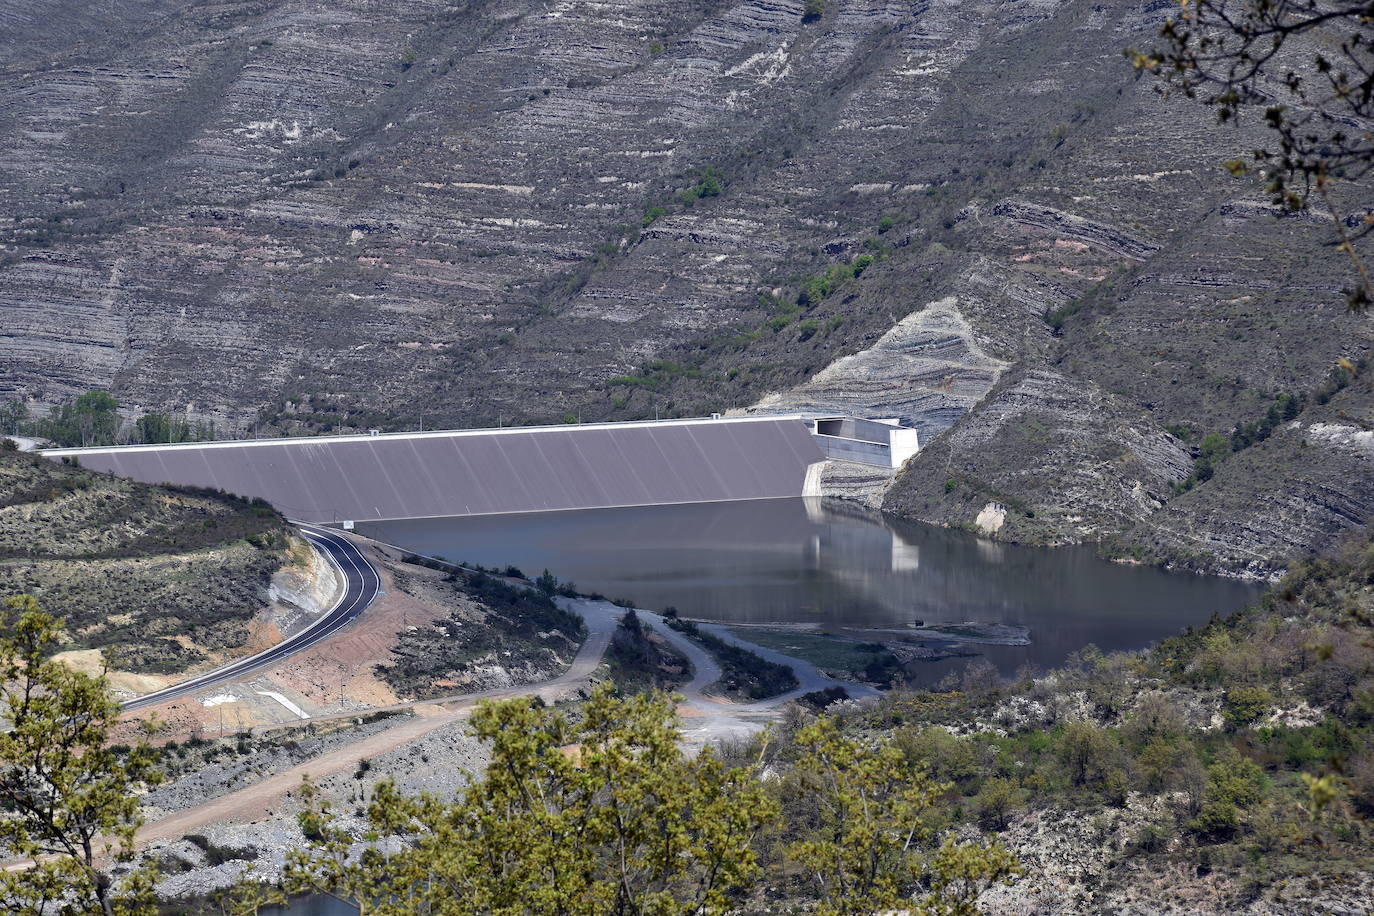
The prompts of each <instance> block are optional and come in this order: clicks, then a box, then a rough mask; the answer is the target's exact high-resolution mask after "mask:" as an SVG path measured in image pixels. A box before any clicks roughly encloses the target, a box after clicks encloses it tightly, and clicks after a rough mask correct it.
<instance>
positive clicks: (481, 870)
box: [239, 686, 775, 916]
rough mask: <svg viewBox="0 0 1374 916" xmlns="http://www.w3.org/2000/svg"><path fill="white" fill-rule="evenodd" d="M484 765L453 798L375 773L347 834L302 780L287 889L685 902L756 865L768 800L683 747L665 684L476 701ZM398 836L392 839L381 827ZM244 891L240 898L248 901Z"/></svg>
mask: <svg viewBox="0 0 1374 916" xmlns="http://www.w3.org/2000/svg"><path fill="white" fill-rule="evenodd" d="M473 726H474V731H475V733H476V734H477V736H478V737H480V738H482V739H484V740H486V741H489V742H491V762H490V764H489V765H488V767H487V770H486V774H485V778H483V779H481V780H480V781H476V782H473V783H472V784H470V785H469V786H468V788H467V789H466V790H465V791H464V792H463V793H462V795H461V796H460V797H459V798H458V800H457V801H455V802H453V803H445V802H441V801H439V800H438V799H435V798H433V797H430V796H424V795H422V796H418V797H407V796H404V795H402V794H400V793H398V792H397V791H396V790H395V788H394V786H392V785H391V784H390V783H382V784H380V785H379V786H377V788H376V790H375V792H374V796H373V799H372V802H371V805H370V807H369V809H368V824H369V828H370V834H371V836H372V837H373V838H383V839H382V842H381V843H379V844H376V845H372V846H369V847H368V848H367V849H366V850H365V851H362V852H361V854H359V853H358V851H357V848H356V846H355V842H356V841H355V838H354V837H353V836H352V835H351V834H350V833H348V832H347V831H346V830H344V829H343V828H342V827H341V826H340V825H339V824H338V822H337V821H336V819H335V818H334V816H333V814H332V813H331V811H330V809H329V805H328V803H326V802H323V801H321V800H320V799H319V798H318V796H317V795H316V794H315V793H314V791H313V790H308V791H307V792H306V797H307V799H308V805H307V809H306V811H305V812H304V813H303V814H302V818H301V823H302V827H303V829H304V830H305V833H306V835H307V836H308V837H310V838H312V843H311V845H310V847H309V848H308V849H306V850H304V851H301V852H298V853H296V854H295V855H293V856H292V858H291V861H290V863H289V865H288V869H287V876H286V884H285V890H286V892H287V893H299V892H305V891H313V892H318V893H326V894H331V895H334V896H336V897H338V898H340V899H342V900H346V901H347V902H349V903H351V904H353V905H355V906H358V907H359V908H360V909H361V910H362V912H363V914H364V916H415V914H435V916H437V914H443V916H487V914H523V913H540V914H566V916H602V914H605V916H629V914H643V916H679V914H680V916H688V914H710V913H725V912H728V911H730V910H731V909H733V908H734V907H735V906H736V905H737V904H738V902H739V899H740V896H741V895H742V894H743V893H745V892H747V891H748V890H749V888H750V886H751V883H752V882H753V880H754V879H755V878H756V877H757V875H758V873H759V866H758V863H757V861H756V858H755V854H754V850H753V846H752V841H753V839H754V836H755V834H756V833H757V831H758V830H759V828H760V826H761V825H762V824H763V823H764V822H765V821H768V820H770V819H771V818H772V817H773V816H774V813H775V812H774V807H773V804H772V803H771V802H770V800H769V799H768V797H767V794H766V792H765V791H764V788H763V786H762V784H761V783H760V782H758V781H757V780H756V779H755V778H754V773H753V772H752V771H751V770H749V769H728V768H727V767H726V766H725V765H724V764H723V763H722V762H721V761H720V759H719V758H718V757H717V756H716V755H715V754H714V753H712V752H711V751H710V750H709V749H708V750H704V751H702V752H701V753H699V754H698V755H697V756H695V757H688V756H687V755H685V754H684V753H683V751H682V749H681V746H680V739H681V735H680V733H679V731H678V729H677V725H676V714H675V712H674V710H673V704H672V700H671V698H670V697H669V696H667V695H665V694H662V693H657V692H654V693H642V694H637V695H633V696H629V697H624V698H621V697H617V696H615V694H614V692H613V691H612V689H611V688H610V687H609V686H603V687H601V688H598V689H597V690H596V691H595V692H594V693H593V694H592V696H591V698H590V699H589V700H588V701H587V703H586V705H585V707H584V708H583V709H582V711H581V715H580V716H579V717H578V719H577V721H573V720H571V719H569V718H568V717H567V716H565V715H564V714H563V713H561V712H556V711H553V710H551V709H548V708H546V707H544V706H543V705H542V704H540V703H538V702H537V701H536V702H533V703H532V702H531V701H529V700H510V701H506V702H501V703H492V704H487V705H484V706H482V707H481V708H480V709H479V710H478V711H477V713H476V714H475V715H474V717H473ZM389 837H397V838H401V839H402V840H403V841H404V842H403V844H402V845H401V846H400V847H399V848H398V847H397V846H395V845H391V844H389V843H388V841H387V840H386V839H384V838H389ZM263 901H264V895H263V894H262V893H261V892H260V891H253V890H249V891H247V892H246V897H245V900H244V905H243V906H241V907H240V908H239V911H240V912H243V911H245V910H246V911H249V912H252V911H255V910H256V908H257V907H258V906H260V905H261V903H262V902H263Z"/></svg>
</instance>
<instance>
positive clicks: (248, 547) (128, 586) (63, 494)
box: [0, 450, 308, 673]
mask: <svg viewBox="0 0 1374 916" xmlns="http://www.w3.org/2000/svg"><path fill="white" fill-rule="evenodd" d="M289 545H290V539H289V537H288V529H287V527H286V525H285V523H284V522H282V520H281V518H280V516H278V515H277V513H276V512H274V511H273V510H272V509H271V508H269V507H267V506H254V505H251V504H249V503H247V502H246V501H241V500H237V499H232V498H226V497H224V496H221V495H216V494H212V493H205V492H195V491H188V490H180V489H174V488H168V487H153V486H147V485H144V484H137V483H133V482H132V481H128V480H124V479H122V478H117V477H110V476H107V475H102V474H95V473H92V472H89V471H84V470H82V469H80V468H79V467H71V466H66V465H61V464H58V463H56V462H53V461H48V460H46V459H43V458H39V457H37V456H34V455H28V454H23V453H18V452H7V451H3V450H0V595H12V594H17V593H23V592H27V593H31V594H33V595H35V596H37V597H38V599H39V600H40V602H42V604H43V605H44V606H45V607H46V608H47V609H49V610H51V611H52V612H53V613H55V614H59V615H61V616H62V617H64V618H65V619H66V621H67V624H68V628H69V630H70V632H71V634H72V636H73V640H74V645H73V648H79V649H84V648H95V649H103V650H105V652H106V656H107V659H108V660H109V661H111V662H114V663H116V664H117V665H118V667H120V668H124V669H127V670H131V671H148V672H161V673H168V672H174V671H181V670H184V669H185V668H187V667H189V666H192V665H194V664H196V663H198V662H203V661H205V660H206V658H207V655H206V653H207V652H216V651H226V650H227V651H232V650H234V649H238V648H239V647H241V646H243V645H244V644H245V643H246V642H248V640H249V638H250V632H249V624H250V622H251V621H252V620H253V618H254V616H255V615H256V614H257V613H258V612H259V611H261V610H262V608H263V607H264V605H265V604H266V603H267V588H268V584H269V582H270V580H271V578H272V574H273V573H274V572H276V571H277V570H278V569H279V568H280V567H281V566H282V564H283V562H284V561H286V560H287V554H288V550H289V549H290V548H289ZM306 549H307V551H308V548H306ZM306 565H308V563H307V564H306Z"/></svg>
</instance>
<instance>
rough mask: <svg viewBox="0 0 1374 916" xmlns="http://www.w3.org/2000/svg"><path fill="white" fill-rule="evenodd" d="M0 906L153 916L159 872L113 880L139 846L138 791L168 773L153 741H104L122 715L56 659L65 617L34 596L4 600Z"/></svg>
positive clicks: (96, 684)
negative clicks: (14, 862)
mask: <svg viewBox="0 0 1374 916" xmlns="http://www.w3.org/2000/svg"><path fill="white" fill-rule="evenodd" d="M0 610H2V611H3V613H0V634H3V635H2V636H0V684H3V685H4V686H3V694H0V728H2V729H3V730H0V848H4V849H5V850H7V855H8V856H9V857H15V858H21V859H26V860H29V861H28V864H27V867H25V868H17V869H15V870H3V871H0V906H3V909H4V912H7V913H16V914H23V916H144V914H147V916H152V914H153V913H154V907H153V903H152V875H151V872H149V871H147V870H136V871H135V872H134V873H133V874H132V875H131V876H130V877H128V878H125V879H124V880H122V881H116V880H115V879H114V878H113V877H112V875H111V873H110V865H111V864H113V863H114V862H115V861H117V860H120V859H127V858H128V857H129V856H130V855H132V852H133V838H134V833H135V831H136V830H137V829H138V826H139V824H140V823H141V821H140V818H139V817H138V799H137V796H136V792H137V790H138V789H139V788H140V787H141V786H145V785H151V784H156V783H157V782H159V781H160V779H161V774H160V773H159V772H158V770H157V769H156V768H155V767H154V760H155V757H154V753H153V751H152V749H151V748H150V747H148V745H147V744H146V743H140V744H139V745H138V746H137V747H134V748H132V749H129V748H114V747H110V746H108V744H107V739H108V737H109V731H110V727H111V726H112V725H113V724H114V722H115V720H116V719H117V718H118V717H119V712H120V709H119V704H118V703H116V702H115V701H114V700H112V699H111V698H110V696H109V693H108V691H107V689H106V684H105V680H104V678H103V677H91V676H89V675H86V674H82V673H81V672H79V671H74V670H72V669H71V668H69V667H67V666H66V665H63V664H61V663H59V662H55V661H53V660H52V654H53V653H54V652H55V651H56V650H57V649H59V648H60V645H61V641H62V628H61V624H60V623H59V622H58V621H57V620H56V619H55V618H53V617H52V616H51V615H49V614H46V613H44V612H43V611H41V610H40V609H39V606H38V602H37V600H36V599H34V598H33V597H32V596H30V595H20V596H18V597H17V598H8V599H6V600H5V601H4V603H3V605H0Z"/></svg>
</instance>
